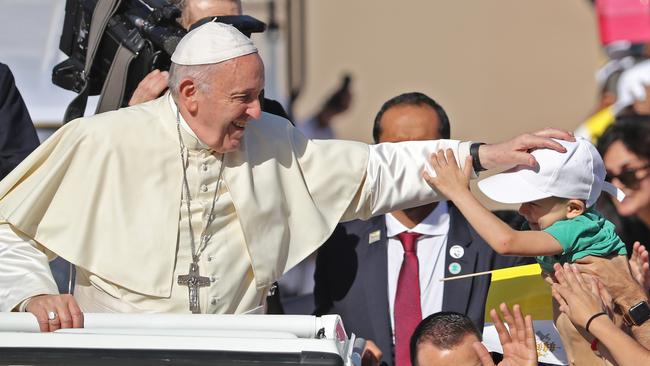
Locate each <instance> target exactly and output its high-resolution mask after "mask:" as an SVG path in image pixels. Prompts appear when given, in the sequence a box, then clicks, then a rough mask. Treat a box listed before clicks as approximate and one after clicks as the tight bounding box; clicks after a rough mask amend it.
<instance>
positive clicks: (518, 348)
mask: <svg viewBox="0 0 650 366" xmlns="http://www.w3.org/2000/svg"><path fill="white" fill-rule="evenodd" d="M499 308H500V309H501V313H503V318H504V319H505V320H506V323H507V324H508V328H506V326H505V325H504V324H503V321H502V320H501V318H499V315H498V314H497V312H496V310H494V309H492V310H490V317H491V318H492V322H494V326H495V328H496V329H497V333H498V334H499V341H500V342H501V346H502V347H503V360H501V362H499V366H536V365H537V347H536V344H535V330H534V329H533V319H532V318H531V316H530V315H526V317H525V318H524V317H523V316H522V314H521V308H520V307H519V305H516V304H515V305H514V306H513V307H512V313H511V312H510V309H508V306H507V305H506V304H505V303H503V304H501V305H500V307H499ZM513 313H514V316H513ZM474 350H475V351H476V353H477V354H478V356H479V358H480V359H481V363H482V364H483V366H495V365H494V361H492V357H491V356H490V353H489V352H488V350H487V349H486V348H485V346H484V345H483V344H482V343H481V342H476V343H474Z"/></svg>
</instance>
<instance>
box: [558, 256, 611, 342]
mask: <svg viewBox="0 0 650 366" xmlns="http://www.w3.org/2000/svg"><path fill="white" fill-rule="evenodd" d="M553 268H554V269H555V278H556V279H557V283H555V284H553V290H552V293H553V297H554V298H555V300H557V302H558V304H559V305H560V311H562V312H563V313H565V314H566V315H567V316H568V317H569V319H571V322H572V323H573V324H575V325H577V326H580V327H582V328H585V329H586V328H587V322H589V320H590V319H593V318H594V316H595V315H596V316H597V315H598V314H601V313H605V315H607V312H606V311H605V310H607V308H608V307H607V306H605V303H604V301H603V298H605V299H608V298H609V294H607V293H606V290H605V288H604V286H602V284H601V285H600V286H599V285H598V279H597V278H593V277H591V276H590V277H583V276H582V275H581V274H580V272H578V268H577V267H576V266H575V265H569V264H568V263H565V264H564V267H562V266H561V265H560V264H558V263H556V264H555V265H554V267H553ZM586 330H587V331H588V329H586Z"/></svg>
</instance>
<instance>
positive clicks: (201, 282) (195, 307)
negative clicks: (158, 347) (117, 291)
mask: <svg viewBox="0 0 650 366" xmlns="http://www.w3.org/2000/svg"><path fill="white" fill-rule="evenodd" d="M176 131H177V132H178V142H179V145H180V149H181V151H180V152H181V166H182V167H183V188H184V191H185V203H186V207H187V223H188V225H189V229H190V245H191V248H192V263H190V270H189V272H188V274H186V275H180V276H178V284H179V285H182V286H187V288H188V292H189V302H190V311H191V312H192V313H194V314H198V313H200V312H201V307H200V304H199V288H201V287H206V286H209V285H210V278H209V277H205V276H203V277H202V276H200V275H199V259H200V258H201V253H203V250H204V249H205V247H206V246H207V245H208V242H209V241H210V238H211V235H210V236H209V235H206V233H205V232H206V231H207V229H208V227H210V225H211V224H212V221H214V205H215V203H216V202H217V200H218V199H219V196H218V192H219V189H220V188H221V176H222V174H223V168H224V163H223V162H224V156H225V154H223V153H222V154H221V167H220V168H219V176H218V177H217V187H216V189H215V190H214V196H213V197H212V206H211V207H210V215H209V216H208V220H207V222H206V224H205V227H204V228H203V230H202V231H201V242H200V243H199V248H198V250H197V248H196V245H195V243H194V229H193V228H192V212H191V210H190V203H191V197H190V185H189V184H188V183H187V166H188V165H189V155H190V154H189V151H188V150H187V148H186V147H185V143H184V142H183V136H182V135H181V120H180V110H179V109H178V107H177V108H176ZM181 201H182V194H181Z"/></svg>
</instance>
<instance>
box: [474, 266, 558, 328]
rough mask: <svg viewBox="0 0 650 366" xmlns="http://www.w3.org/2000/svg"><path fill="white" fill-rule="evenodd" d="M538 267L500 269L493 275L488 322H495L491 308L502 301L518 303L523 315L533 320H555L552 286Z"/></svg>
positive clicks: (496, 307)
mask: <svg viewBox="0 0 650 366" xmlns="http://www.w3.org/2000/svg"><path fill="white" fill-rule="evenodd" d="M541 273H542V269H541V267H540V266H539V264H529V265H525V266H518V267H510V268H503V269H498V270H495V271H493V272H492V282H491V284H490V291H489V292H488V298H487V302H486V305H485V321H486V322H492V319H491V318H490V309H492V308H494V309H498V308H499V304H501V303H502V302H505V303H507V304H508V305H511V306H512V305H514V304H519V305H521V311H522V313H524V314H529V315H531V316H532V317H533V320H553V307H552V305H551V286H550V285H549V284H547V283H546V282H545V281H544V279H542V276H541Z"/></svg>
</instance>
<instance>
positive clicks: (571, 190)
mask: <svg viewBox="0 0 650 366" xmlns="http://www.w3.org/2000/svg"><path fill="white" fill-rule="evenodd" d="M555 141H557V142H558V143H560V144H562V146H564V147H565V148H566V150H567V151H566V152H565V153H561V152H558V151H555V150H551V149H539V150H535V151H533V152H532V153H531V154H532V155H533V156H534V157H535V159H536V160H537V165H538V166H537V167H535V168H530V167H522V166H520V167H515V168H513V169H511V170H508V171H506V172H503V173H500V174H496V175H493V176H491V177H488V178H486V179H483V180H482V181H480V182H478V186H479V188H480V189H481V191H482V192H483V193H484V194H485V195H486V196H488V197H489V198H491V199H493V200H495V201H497V202H502V203H524V202H530V201H535V200H539V199H542V198H547V197H560V198H568V199H581V200H585V201H586V202H587V207H591V206H592V205H593V204H594V203H596V200H597V199H598V197H599V196H600V193H601V192H602V191H605V192H607V193H609V194H611V195H613V196H614V197H616V198H617V199H618V200H619V201H622V200H623V198H625V194H623V192H622V191H621V190H620V189H618V188H616V187H614V186H613V185H612V184H610V183H608V182H605V165H604V164H603V159H601V157H600V154H598V151H597V150H596V148H595V147H594V145H592V144H591V143H590V142H589V141H587V140H585V139H583V138H577V139H576V141H575V142H571V141H564V140H555Z"/></svg>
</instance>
